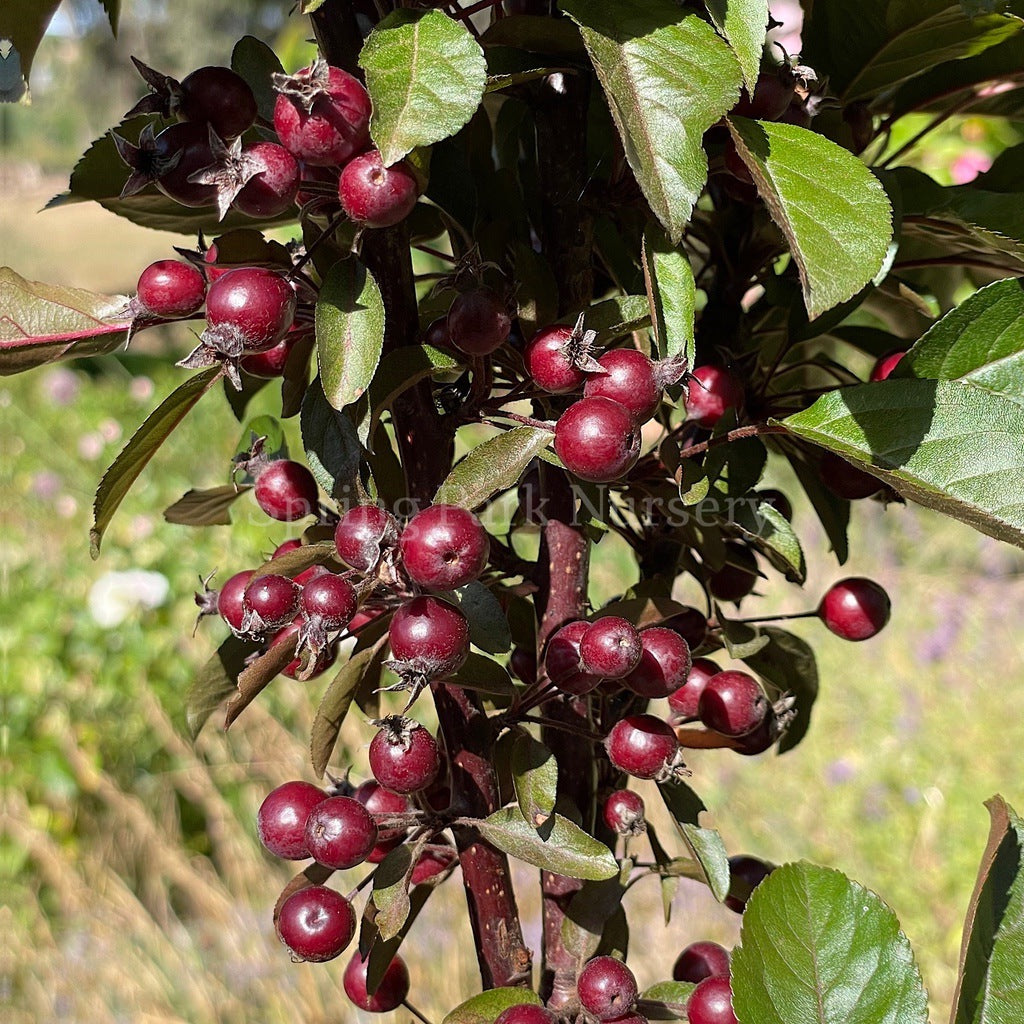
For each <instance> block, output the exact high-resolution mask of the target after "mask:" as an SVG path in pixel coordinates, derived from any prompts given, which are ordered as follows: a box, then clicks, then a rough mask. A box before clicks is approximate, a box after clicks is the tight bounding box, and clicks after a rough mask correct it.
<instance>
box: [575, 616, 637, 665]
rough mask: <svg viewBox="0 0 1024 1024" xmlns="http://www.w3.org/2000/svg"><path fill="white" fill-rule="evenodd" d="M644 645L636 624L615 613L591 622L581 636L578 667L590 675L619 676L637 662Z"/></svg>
mask: <svg viewBox="0 0 1024 1024" xmlns="http://www.w3.org/2000/svg"><path fill="white" fill-rule="evenodd" d="M642 653H643V644H642V643H641V640H640V634H639V633H638V632H637V631H636V627H635V626H634V625H633V624H632V623H631V622H629V621H627V620H626V619H623V618H621V617H620V616H618V615H606V616H604V617H603V618H600V619H597V620H596V621H595V622H592V623H591V624H590V628H589V629H587V630H586V632H585V633H584V634H583V636H582V637H581V638H580V666H581V667H582V669H583V671H584V672H587V673H589V674H590V675H595V676H601V677H602V678H604V679H621V678H622V677H623V676H626V675H629V673H630V672H632V671H633V669H635V668H636V667H637V665H639V663H640V655H641V654H642Z"/></svg>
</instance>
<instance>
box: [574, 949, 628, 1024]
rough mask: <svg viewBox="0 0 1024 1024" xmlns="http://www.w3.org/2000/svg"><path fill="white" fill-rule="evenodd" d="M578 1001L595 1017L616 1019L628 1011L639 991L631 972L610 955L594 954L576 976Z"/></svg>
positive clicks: (607, 1019) (605, 1019)
mask: <svg viewBox="0 0 1024 1024" xmlns="http://www.w3.org/2000/svg"><path fill="white" fill-rule="evenodd" d="M576 992H577V994H578V995H579V998H580V1004H581V1005H582V1006H583V1009H584V1010H586V1011H587V1012H588V1013H591V1014H593V1015H594V1016H595V1017H596V1018H597V1019H598V1020H601V1021H609V1020H615V1019H616V1018H617V1017H622V1016H624V1015H625V1014H627V1013H629V1011H630V1010H631V1009H632V1007H633V1004H634V1003H635V1002H636V997H637V995H638V990H637V985H636V978H635V977H634V975H633V972H632V971H631V970H630V969H629V968H628V967H627V966H626V965H625V964H624V963H623V962H622V961H621V960H616V959H615V957H612V956H596V957H594V959H593V960H590V961H589V962H588V963H587V964H586V966H584V968H583V970H582V971H580V973H579V977H578V978H577V979H576Z"/></svg>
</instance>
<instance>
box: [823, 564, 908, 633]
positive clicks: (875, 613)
mask: <svg viewBox="0 0 1024 1024" xmlns="http://www.w3.org/2000/svg"><path fill="white" fill-rule="evenodd" d="M890 611H891V606H890V604H889V595H888V594H887V593H886V592H885V590H884V589H883V588H882V587H880V586H879V585H878V584H877V583H876V582H875V581H874V580H868V579H864V578H863V577H860V576H851V577H850V578H849V579H845V580H840V581H839V582H838V583H833V584H832V586H831V587H829V588H828V590H826V591H825V596H824V597H822V599H821V603H820V604H819V605H818V616H819V617H820V618H821V621H822V622H824V623H825V625H826V626H827V627H828V628H829V630H830V631H831V632H833V633H835V635H836V636H840V637H842V638H843V639H844V640H868V639H870V638H871V637H873V636H874V635H875V634H876V633H879V632H881V630H882V629H883V628H884V627H885V624H886V623H887V622H888V621H889V613H890Z"/></svg>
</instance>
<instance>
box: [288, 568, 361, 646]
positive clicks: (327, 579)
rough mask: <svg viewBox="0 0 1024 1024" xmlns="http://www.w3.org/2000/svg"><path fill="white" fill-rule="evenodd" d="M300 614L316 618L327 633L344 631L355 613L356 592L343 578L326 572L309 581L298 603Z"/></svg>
mask: <svg viewBox="0 0 1024 1024" xmlns="http://www.w3.org/2000/svg"><path fill="white" fill-rule="evenodd" d="M299 606H300V607H301V609H302V614H303V615H305V616H306V617H307V618H310V619H311V618H314V617H316V618H318V619H319V620H320V621H321V623H322V624H323V627H324V629H326V630H327V631H328V632H329V633H332V632H334V631H335V630H337V629H344V627H345V626H347V625H348V624H349V622H350V621H351V619H352V616H353V615H355V613H356V592H355V590H354V588H353V587H352V584H351V583H349V581H348V580H347V579H345V577H344V576H336V575H335V574H334V573H331V572H326V573H322V574H320V575H319V576H315V577H314V578H313V579H311V580H309V582H307V583H306V585H305V586H304V587H303V588H302V597H301V598H300V601H299Z"/></svg>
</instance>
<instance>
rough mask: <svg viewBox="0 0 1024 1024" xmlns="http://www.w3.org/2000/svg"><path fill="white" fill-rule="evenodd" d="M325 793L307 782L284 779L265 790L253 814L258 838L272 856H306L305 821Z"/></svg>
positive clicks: (298, 858) (324, 796)
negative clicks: (281, 782) (279, 784)
mask: <svg viewBox="0 0 1024 1024" xmlns="http://www.w3.org/2000/svg"><path fill="white" fill-rule="evenodd" d="M326 799H327V794H326V793H325V792H324V791H323V790H322V789H320V787H319V786H314V785H312V784H311V783H309V782H302V781H298V780H297V781H295V782H286V783H284V784H283V785H281V786H278V787H277V789H275V790H273V792H271V793H268V794H267V797H266V799H265V800H264V801H263V803H262V804H260V809H259V811H258V812H257V814H256V831H257V833H258V835H259V837H260V842H261V843H262V844H263V845H264V847H265V848H266V849H267V850H269V851H270V852H271V853H272V854H273V855H274V856H275V857H283V858H284V859H285V860H306V859H307V858H308V857H309V855H310V854H309V849H308V848H307V846H306V821H307V820H308V819H309V815H310V812H311V811H312V810H313V808H314V807H316V805H317V804H319V803H320V802H321V801H323V800H326Z"/></svg>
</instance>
